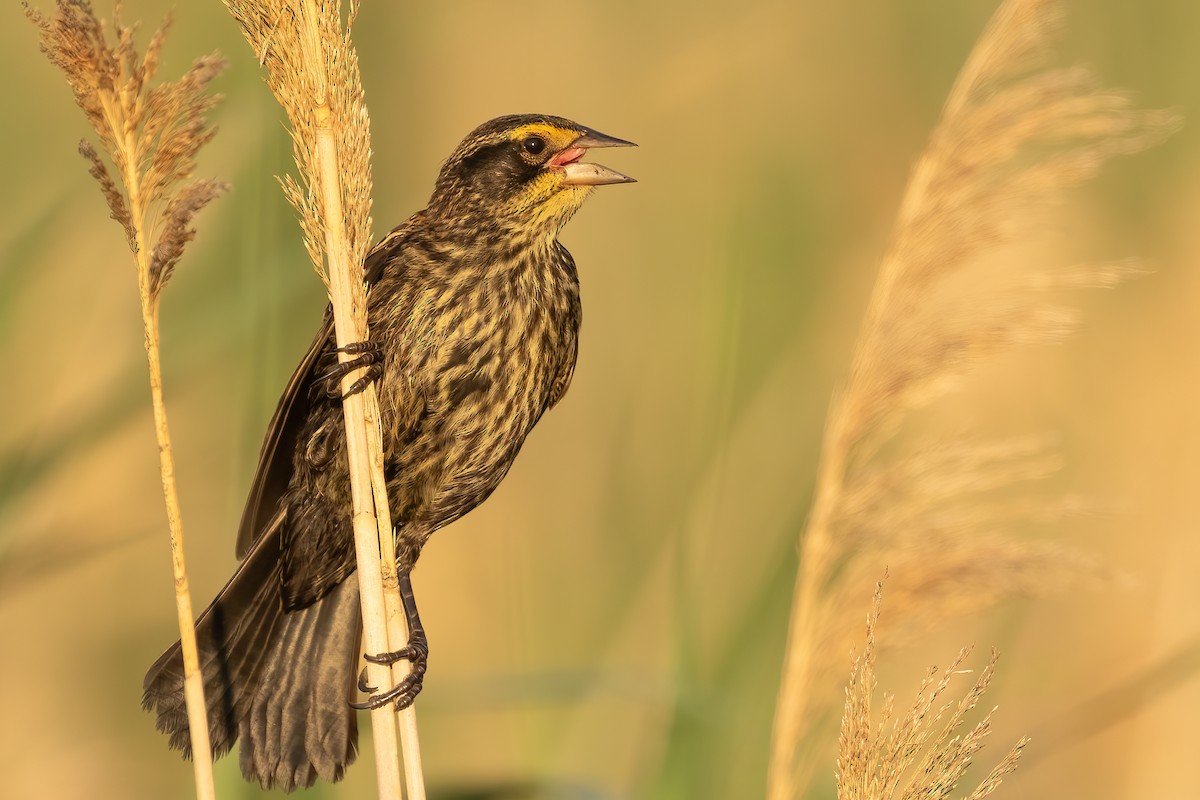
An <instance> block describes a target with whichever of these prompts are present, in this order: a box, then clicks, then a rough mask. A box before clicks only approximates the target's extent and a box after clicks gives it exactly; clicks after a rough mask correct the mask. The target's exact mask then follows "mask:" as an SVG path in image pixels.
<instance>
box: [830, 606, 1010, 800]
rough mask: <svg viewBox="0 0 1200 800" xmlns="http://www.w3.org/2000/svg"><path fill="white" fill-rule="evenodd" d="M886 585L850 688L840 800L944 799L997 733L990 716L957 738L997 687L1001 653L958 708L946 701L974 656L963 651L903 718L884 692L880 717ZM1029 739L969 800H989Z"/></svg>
mask: <svg viewBox="0 0 1200 800" xmlns="http://www.w3.org/2000/svg"><path fill="white" fill-rule="evenodd" d="M882 596H883V584H882V583H879V584H876V587H875V596H874V599H873V600H872V603H871V613H870V614H869V615H868V616H867V643H866V647H865V648H864V650H863V652H862V654H861V655H860V656H858V657H857V658H855V660H854V666H853V668H852V669H851V673H850V684H849V686H847V687H846V705H845V710H844V712H843V714H842V731H841V736H840V737H839V740H838V751H839V752H838V760H837V769H838V775H837V779H838V780H837V796H838V800H944V799H945V798H948V797H949V796H950V793H951V792H953V791H954V790H955V789H956V788H957V787H958V783H959V781H960V780H962V776H963V774H964V773H965V772H966V770H967V768H968V767H970V766H971V763H972V761H973V759H974V756H975V754H976V753H977V752H979V750H980V749H981V748H982V747H983V744H984V740H985V739H986V738H987V736H988V734H989V733H990V732H991V714H990V713H989V714H987V715H985V716H984V718H983V719H982V720H981V721H980V722H978V723H976V725H975V726H974V727H972V728H971V729H970V730H969V731H967V732H966V733H961V734H960V733H958V731H959V729H960V728H962V726H963V724H964V722H965V720H966V716H967V714H968V713H969V712H970V711H971V710H972V709H974V708H975V706H976V705H978V703H979V701H980V699H982V697H983V694H984V692H986V691H987V688H988V685H989V684H990V683H991V680H992V674H993V673H994V671H995V668H996V659H997V656H996V653H995V651H992V657H991V660H990V661H989V662H988V665H987V666H986V667H985V668H984V670H983V672H981V673H980V675H979V678H978V679H977V680H976V681H975V685H974V686H972V687H971V688H970V689H969V690H968V691H967V693H966V695H964V696H963V697H962V699H960V700H959V701H958V702H957V703H956V702H954V701H953V700H945V701H943V700H942V696H943V695H944V694H945V692H946V690H947V689H948V688H949V687H950V683H951V681H952V680H953V678H954V676H955V675H956V674H959V673H960V672H963V671H964V670H962V669H960V667H961V666H962V664H963V662H964V661H965V660H966V658H967V656H968V655H969V653H970V651H969V650H965V649H964V650H961V651H959V653H958V655H957V656H956V657H955V658H954V660H953V661H952V662H951V663H950V665H949V666H948V667H946V668H945V669H944V670H940V671H939V670H938V669H937V668H936V667H933V668H931V669H930V670H929V672H928V673H927V674H926V675H925V679H924V680H923V681H922V682H921V688H920V689H918V690H917V696H916V698H915V699H914V700H913V703H912V706H911V707H910V708H909V710H908V712H907V713H906V714H905V715H904V716H903V717H899V716H896V713H895V705H894V704H895V697H894V696H893V695H884V698H883V708H882V709H881V710H880V711H879V719H878V720H875V719H873V712H872V701H873V700H874V696H875V687H876V678H875V630H876V627H877V626H878V624H879V607H880V603H881V601H882ZM1026 741H1027V740H1026V739H1022V740H1021V741H1019V742H1017V744H1016V746H1015V747H1013V749H1012V750H1010V751H1009V752H1008V754H1007V755H1005V757H1004V758H1003V759H1002V760H1001V761H1000V763H999V764H998V765H997V766H996V767H995V768H994V769H993V770H992V771H991V772H990V773H988V775H987V777H985V778H984V779H983V781H982V782H981V783H980V784H979V786H978V787H976V789H975V790H974V791H973V792H971V794H969V795H967V796H966V798H965V800H983V798H985V797H987V796H988V795H990V794H991V793H992V792H993V791H995V790H996V788H998V787H999V786H1000V782H1001V781H1002V780H1003V779H1004V777H1005V776H1006V775H1008V774H1009V773H1010V772H1012V771H1013V770H1014V769H1016V768H1017V759H1018V758H1019V757H1020V755H1021V750H1022V749H1023V748H1024V747H1025V744H1026Z"/></svg>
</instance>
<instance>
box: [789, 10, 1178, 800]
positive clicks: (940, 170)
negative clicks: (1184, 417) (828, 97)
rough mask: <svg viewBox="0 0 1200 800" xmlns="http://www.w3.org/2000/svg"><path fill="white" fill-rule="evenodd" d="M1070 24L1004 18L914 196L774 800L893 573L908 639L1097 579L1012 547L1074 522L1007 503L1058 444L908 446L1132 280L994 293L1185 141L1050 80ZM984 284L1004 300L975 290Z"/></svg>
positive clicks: (842, 416)
mask: <svg viewBox="0 0 1200 800" xmlns="http://www.w3.org/2000/svg"><path fill="white" fill-rule="evenodd" d="M1060 20H1061V14H1060V10H1059V6H1058V4H1057V3H1056V2H1054V0H1005V2H1004V3H1003V4H1002V5H1001V7H1000V9H999V10H998V11H997V13H996V15H995V16H994V18H993V19H992V21H991V22H990V24H989V25H988V28H987V29H986V31H985V32H984V33H983V35H982V37H981V38H980V40H979V42H978V43H977V45H976V47H975V49H974V51H973V52H972V53H971V55H970V57H969V58H968V60H967V62H966V64H965V65H964V67H963V69H962V71H961V73H960V74H959V76H958V79H957V80H956V82H955V84H954V87H953V89H952V90H951V93H950V96H949V99H948V100H947V102H946V106H945V108H944V109H943V112H942V116H941V119H940V120H939V122H938V125H937V127H936V129H935V130H934V132H933V135H932V137H931V140H930V142H929V145H928V146H927V148H926V151H925V152H924V154H923V155H922V156H921V158H920V160H919V161H918V163H917V165H916V167H915V169H914V171H913V174H912V176H911V178H910V181H909V184H908V187H907V190H906V192H905V195H904V199H903V202H902V204H901V207H900V211H899V216H898V219H897V222H896V225H895V228H894V231H893V234H892V240H891V243H890V246H889V248H888V250H887V252H886V254H885V256H884V258H883V262H882V265H881V267H880V271H879V275H878V278H877V281H876V284H875V288H874V291H873V294H872V297H871V300H870V304H869V306H868V309H867V313H866V318H865V320H864V323H863V326H862V328H861V330H860V333H859V336H858V340H857V343H856V345H855V350H854V356H853V362H852V366H851V370H850V375H849V377H848V379H847V381H846V385H845V386H844V388H843V389H842V390H841V391H840V392H839V393H838V395H837V396H836V397H835V399H834V402H833V403H832V405H831V408H830V413H829V418H828V420H827V425H826V429H825V434H824V439H823V443H822V456H821V463H820V467H819V470H818V475H817V485H816V491H815V496H814V502H813V507H812V510H811V513H810V516H809V519H808V523H807V526H806V529H805V531H804V534H803V538H802V540H801V545H800V567H799V570H798V574H797V579H796V584H795V589H794V594H793V602H792V610H791V620H790V623H789V631H788V645H787V652H786V654H785V663H784V667H783V674H782V681H781V686H780V692H779V697H778V702H777V706H776V718H775V725H774V731H773V736H772V749H771V756H770V767H769V776H768V797H769V798H771V800H795V798H798V797H800V796H801V795H802V794H803V791H804V789H805V787H806V786H807V784H808V782H809V780H810V778H811V775H812V773H813V769H814V765H815V764H816V763H817V760H818V759H817V756H819V751H817V750H816V749H815V748H814V747H804V746H803V745H804V744H805V740H806V737H809V736H810V735H811V734H812V733H814V731H815V729H817V728H819V727H820V726H821V725H822V724H823V722H824V720H825V718H826V717H827V715H828V712H829V710H830V700H831V697H832V681H831V678H832V676H833V674H834V673H833V672H832V669H831V668H832V667H833V665H835V664H836V662H837V660H838V659H839V658H840V657H841V655H842V654H843V653H845V652H847V650H848V649H849V643H850V641H852V634H851V629H850V627H849V626H848V625H847V620H849V619H852V618H853V614H852V613H849V609H852V608H853V607H854V602H853V598H854V597H856V596H861V593H862V591H863V589H864V587H866V586H868V585H869V584H870V581H871V580H872V579H873V578H872V576H873V575H877V574H878V573H879V571H880V570H881V569H882V568H883V567H884V565H887V566H888V567H889V568H890V574H891V576H892V577H891V578H890V581H891V586H892V591H894V593H895V594H896V595H898V598H897V601H896V603H895V606H896V608H897V609H898V611H897V615H896V616H897V618H898V619H899V618H903V619H904V620H905V623H906V624H907V625H910V626H911V625H916V624H928V623H930V622H931V621H933V620H936V619H939V618H943V617H945V616H947V615H949V614H952V613H961V612H963V611H969V610H973V609H977V608H980V607H986V606H989V605H991V604H994V603H996V602H997V601H999V600H1000V599H1002V598H1004V597H1008V596H1012V595H1014V594H1021V593H1033V592H1038V591H1044V590H1045V588H1046V587H1047V586H1049V585H1052V584H1055V583H1057V584H1061V582H1062V579H1063V577H1064V576H1066V575H1069V574H1072V573H1078V571H1080V570H1086V569H1089V568H1091V567H1090V562H1089V561H1088V560H1087V559H1085V558H1083V557H1082V556H1080V555H1078V554H1075V553H1073V552H1071V551H1069V550H1067V549H1065V548H1063V547H1061V546H1058V545H1055V544H1051V543H1039V542H1031V541H1027V540H1023V539H1019V538H1017V537H1014V536H1012V535H1011V533H1010V531H1011V530H1012V529H1013V527H1014V525H1015V524H1018V523H1028V522H1029V521H1030V520H1031V519H1042V518H1044V517H1045V516H1046V515H1048V514H1054V513H1061V512H1063V511H1067V510H1070V509H1069V505H1067V506H1060V507H1057V508H1055V507H1049V506H1048V505H1047V504H1046V503H1044V502H1037V501H1035V500H1028V501H1020V500H1018V501H1014V500H1013V499H1012V498H1011V497H1009V496H1007V495H1004V496H1001V495H1000V494H999V493H1000V490H1004V489H1009V490H1011V489H1012V487H1014V486H1016V485H1017V484H1019V483H1021V482H1025V481H1030V480H1034V479H1037V478H1040V477H1042V476H1044V475H1046V474H1048V473H1050V472H1052V471H1054V469H1056V467H1057V462H1058V458H1057V456H1056V455H1055V453H1054V451H1053V448H1052V447H1050V446H1049V443H1048V442H1047V441H1045V440H1044V439H1042V438H1038V437H1029V438H1018V439H1002V440H991V441H989V440H985V439H972V440H964V439H962V438H961V437H954V436H953V435H952V434H949V433H947V434H944V435H943V437H942V438H940V439H939V438H936V437H924V438H922V437H917V436H913V435H909V436H906V437H900V436H898V433H899V431H900V430H901V423H902V422H903V421H904V418H905V416H906V415H907V414H908V413H910V412H911V411H913V410H914V409H917V408H921V407H924V406H927V405H928V404H929V403H931V402H932V401H933V400H934V399H935V398H937V397H939V396H940V395H942V394H944V393H945V392H946V391H948V390H949V389H950V388H951V387H952V386H953V385H954V384H955V383H956V381H957V379H959V378H961V377H962V376H963V375H964V374H965V373H967V372H968V371H970V369H971V368H972V367H974V366H975V365H977V364H978V363H979V362H980V361H981V360H982V359H984V358H985V357H987V356H991V355H993V354H995V353H997V352H1000V351H1003V350H1006V349H1008V348H1011V347H1013V346H1015V345H1019V344H1028V343H1038V342H1049V341H1054V340H1058V339H1061V338H1062V337H1063V336H1065V335H1067V334H1068V333H1069V332H1070V331H1071V330H1072V328H1073V326H1074V323H1075V314H1074V312H1073V311H1072V310H1071V309H1069V308H1066V307H1063V306H1061V305H1056V304H1055V300H1056V298H1055V297H1054V296H1053V294H1054V293H1055V292H1059V291H1062V290H1066V289H1073V288H1081V287H1102V286H1112V285H1114V284H1115V283H1117V282H1118V281H1119V280H1120V279H1121V278H1122V277H1123V276H1124V275H1126V274H1127V273H1128V272H1130V271H1131V269H1132V268H1133V267H1132V266H1131V265H1130V264H1124V263H1118V264H1110V265H1102V266H1090V267H1078V268H1074V269H1066V270H1064V269H1055V268H1052V267H1046V266H1039V267H1038V268H1037V269H1036V270H1030V269H1028V268H1027V267H1026V266H1025V265H1024V264H1014V263H1013V262H1014V260H1015V259H1014V258H1013V257H1012V255H1011V254H1008V261H1007V263H1004V264H1003V265H1002V266H1003V272H1002V273H1001V274H1000V276H999V277H997V276H996V275H995V274H994V273H995V263H993V264H991V265H989V264H987V263H985V259H984V258H983V257H984V256H995V255H996V253H997V251H998V248H999V247H1000V246H1001V245H1004V244H1005V243H1010V242H1012V241H1013V239H1014V236H1015V234H1016V232H1017V226H1016V220H1017V218H1018V215H1019V214H1028V212H1029V211H1030V209H1032V208H1035V207H1038V206H1039V205H1041V204H1045V203H1047V202H1048V201H1050V200H1052V199H1053V198H1054V196H1055V194H1056V193H1057V192H1058V191H1059V190H1061V189H1063V188H1065V187H1068V186H1071V185H1073V184H1077V183H1079V182H1081V181H1083V180H1085V179H1087V178H1089V177H1091V176H1092V175H1094V174H1095V173H1096V172H1097V170H1098V169H1099V168H1100V166H1101V165H1102V164H1103V163H1104V162H1105V161H1106V160H1107V159H1108V158H1110V157H1112V156H1114V155H1118V154H1123V153H1133V152H1137V151H1139V150H1142V149H1144V148H1146V147H1149V146H1151V145H1153V144H1155V143H1157V142H1159V141H1160V140H1161V139H1163V138H1165V136H1167V135H1168V134H1169V133H1171V132H1172V131H1173V130H1174V129H1175V128H1176V127H1177V126H1178V120H1177V119H1176V117H1175V116H1174V115H1173V114H1171V113H1169V112H1163V111H1143V110H1137V109H1134V108H1133V107H1132V104H1131V101H1130V99H1129V97H1128V96H1127V95H1125V94H1123V93H1121V92H1114V91H1107V90H1102V89H1100V88H1098V87H1097V86H1096V84H1095V82H1094V81H1093V79H1092V77H1091V76H1090V75H1089V74H1088V73H1087V72H1086V71H1085V70H1083V69H1080V68H1066V69H1062V68H1048V67H1046V66H1045V62H1046V60H1047V58H1048V55H1049V45H1050V43H1051V40H1052V37H1053V33H1054V32H1055V30H1056V29H1057V28H1058V27H1059V25H1060ZM1001 255H1003V253H1001ZM989 268H990V269H991V270H992V272H991V273H989V271H988V270H989ZM972 282H973V285H974V286H976V287H978V286H981V285H985V286H987V288H986V289H976V290H975V291H969V290H965V289H964V287H967V286H970V285H972Z"/></svg>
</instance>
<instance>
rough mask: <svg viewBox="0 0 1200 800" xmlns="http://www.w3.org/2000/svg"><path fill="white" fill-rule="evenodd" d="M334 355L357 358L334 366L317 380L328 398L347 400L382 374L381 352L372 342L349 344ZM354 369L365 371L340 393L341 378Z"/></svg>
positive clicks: (337, 350) (338, 349)
mask: <svg viewBox="0 0 1200 800" xmlns="http://www.w3.org/2000/svg"><path fill="white" fill-rule="evenodd" d="M334 352H335V353H349V354H351V355H356V356H358V358H352V359H350V360H349V361H346V362H339V363H337V364H334V365H333V366H332V367H330V368H329V369H327V370H325V372H323V373H321V376H320V377H319V378H318V379H317V380H319V381H321V382H322V383H324V384H325V393H326V394H327V395H329V396H330V397H340V398H343V399H345V398H347V397H349V396H350V395H352V394H358V393H359V392H361V391H362V390H363V389H366V388H367V386H368V384H370V383H371V381H373V380H375V379H376V378H378V377H379V376H380V375H382V374H383V351H382V350H381V349H380V348H379V345H377V344H375V343H374V342H351V343H350V344H348V345H346V346H345V347H339V348H337V349H336V350H335V351H334ZM356 369H365V372H364V373H363V375H362V377H360V378H359V379H358V380H356V381H355V382H354V383H352V384H351V385H350V388H349V389H347V390H346V391H345V393H343V392H342V378H344V377H345V376H347V375H349V374H350V373H351V372H354V370H356Z"/></svg>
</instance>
